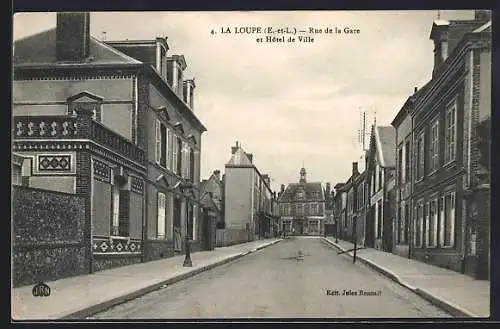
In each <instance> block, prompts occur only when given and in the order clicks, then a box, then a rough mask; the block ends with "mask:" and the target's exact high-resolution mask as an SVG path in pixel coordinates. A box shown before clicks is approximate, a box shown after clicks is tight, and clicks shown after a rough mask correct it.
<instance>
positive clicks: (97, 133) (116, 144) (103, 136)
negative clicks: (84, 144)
mask: <svg viewBox="0 0 500 329" xmlns="http://www.w3.org/2000/svg"><path fill="white" fill-rule="evenodd" d="M90 134H91V138H92V140H94V141H96V142H97V143H99V144H101V145H103V146H106V147H107V148H110V149H112V150H114V151H116V152H118V153H120V154H121V155H124V156H126V157H128V158H129V159H131V160H134V161H136V162H139V163H141V164H144V160H145V156H144V151H143V150H141V149H140V148H139V147H137V145H135V144H134V143H132V142H131V141H129V140H128V139H126V138H124V137H122V136H120V135H118V134H116V133H115V132H113V131H111V130H110V129H109V128H107V127H106V126H104V125H102V124H100V123H98V122H96V121H92V125H91V129H90Z"/></svg>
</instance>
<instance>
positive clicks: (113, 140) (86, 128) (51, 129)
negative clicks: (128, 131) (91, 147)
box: [13, 115, 145, 164]
mask: <svg viewBox="0 0 500 329" xmlns="http://www.w3.org/2000/svg"><path fill="white" fill-rule="evenodd" d="M13 119H14V121H13V138H14V140H15V139H47V140H57V139H77V138H78V139H90V140H92V141H94V142H96V143H97V144H99V145H101V146H104V147H106V148H108V149H111V150H112V151H115V152H117V153H118V154H120V155H122V156H124V157H126V158H128V159H130V160H132V161H135V162H138V163H141V164H144V162H145V155H144V151H143V150H142V149H140V148H139V147H138V146H137V145H135V144H134V143H132V142H131V141H129V140H128V139H126V138H124V137H122V136H120V135H118V134H117V133H115V132H113V131H111V130H110V129H109V128H107V127H106V126H104V125H102V124H100V123H98V122H96V121H94V120H92V119H91V117H74V116H66V115H59V116H15V117H14V118H13ZM85 120H88V122H86V121H85Z"/></svg>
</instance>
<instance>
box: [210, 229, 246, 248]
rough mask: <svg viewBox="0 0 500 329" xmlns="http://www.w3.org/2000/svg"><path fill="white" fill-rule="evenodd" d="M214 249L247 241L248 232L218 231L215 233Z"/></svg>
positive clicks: (242, 230)
mask: <svg viewBox="0 0 500 329" xmlns="http://www.w3.org/2000/svg"><path fill="white" fill-rule="evenodd" d="M215 239H216V245H215V246H216V247H226V246H231V245H234V244H238V243H244V242H248V241H249V232H248V231H247V230H245V229H227V228H226V229H218V230H216V233H215Z"/></svg>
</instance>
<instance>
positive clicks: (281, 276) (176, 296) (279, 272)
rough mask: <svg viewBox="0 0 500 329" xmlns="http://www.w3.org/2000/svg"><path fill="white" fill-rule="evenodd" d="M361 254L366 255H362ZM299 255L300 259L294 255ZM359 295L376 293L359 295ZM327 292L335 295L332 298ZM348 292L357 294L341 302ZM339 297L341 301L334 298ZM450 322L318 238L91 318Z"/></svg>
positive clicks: (296, 241) (295, 241) (293, 241)
mask: <svg viewBox="0 0 500 329" xmlns="http://www.w3.org/2000/svg"><path fill="white" fill-rule="evenodd" d="M360 252H362V251H360ZM299 253H302V254H303V256H302V258H303V259H302V260H300V257H299V259H297V255H298V254H299ZM359 289H362V290H364V291H373V292H375V293H377V292H378V293H377V294H376V295H372V296H361V295H359ZM328 290H330V293H328ZM343 290H352V291H355V292H358V295H357V296H353V295H350V296H343V295H342V292H343ZM335 291H338V293H339V295H335ZM245 317H253V318H261V317H263V318H290V317H292V318H310V317H315V318H338V317H341V318H342V317H364V318H373V317H390V318H394V317H396V318H398V317H405V318H408V317H412V318H417V317H449V315H448V314H447V313H446V312H444V311H442V310H440V309H438V308H436V307H435V306H433V305H431V304H430V303H428V302H427V301H425V300H424V299H422V298H420V297H419V296H417V295H416V294H414V293H412V292H411V291H409V290H407V289H406V288H403V287H401V286H399V285H398V284H396V283H394V282H392V281H390V280H389V279H387V278H386V277H384V276H382V275H381V274H379V273H377V272H375V271H374V270H372V269H371V268H369V267H367V266H366V265H364V264H361V263H358V262H356V264H353V263H352V258H351V257H349V256H348V255H337V252H336V249H333V248H332V247H330V246H328V245H326V244H325V243H324V242H322V241H321V240H320V239H318V238H312V237H311V238H308V237H295V238H290V239H286V240H284V241H282V242H280V243H278V244H276V245H273V246H270V247H267V248H265V249H262V250H260V251H257V252H255V253H253V254H250V255H247V256H244V257H242V258H240V259H238V260H236V261H233V262H230V263H228V264H226V265H223V266H220V267H217V268H215V269H213V270H211V271H207V272H204V273H201V274H199V275H196V276H194V277H192V278H190V279H187V280H184V281H181V282H179V283H176V284H174V285H172V286H168V287H165V288H163V289H160V290H157V291H154V292H152V293H149V294H147V295H144V296H142V297H140V298H137V299H135V300H132V301H130V302H127V303H125V304H121V305H118V306H115V307H113V308H111V309H109V310H107V311H105V312H103V313H100V314H98V315H95V316H93V317H91V318H90V319H179V318H245Z"/></svg>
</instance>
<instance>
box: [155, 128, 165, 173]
mask: <svg viewBox="0 0 500 329" xmlns="http://www.w3.org/2000/svg"><path fill="white" fill-rule="evenodd" d="M167 153H168V147H167V127H165V125H164V124H163V123H161V122H160V120H156V156H155V160H156V163H157V164H159V165H160V166H162V167H165V168H166V167H167Z"/></svg>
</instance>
